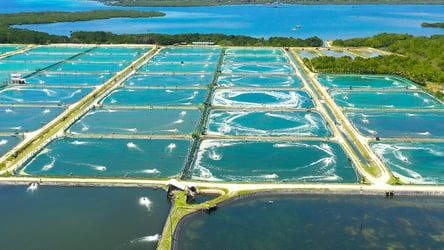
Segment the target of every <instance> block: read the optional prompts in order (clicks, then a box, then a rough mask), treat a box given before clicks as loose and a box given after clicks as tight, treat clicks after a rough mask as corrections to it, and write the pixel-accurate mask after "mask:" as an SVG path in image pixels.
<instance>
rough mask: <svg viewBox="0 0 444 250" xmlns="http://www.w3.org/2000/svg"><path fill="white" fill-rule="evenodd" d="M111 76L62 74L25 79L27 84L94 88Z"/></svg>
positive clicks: (47, 74) (44, 74)
mask: <svg viewBox="0 0 444 250" xmlns="http://www.w3.org/2000/svg"><path fill="white" fill-rule="evenodd" d="M111 76H112V75H111V74H106V73H103V74H69V73H66V74H63V73H51V74H49V73H40V74H36V75H33V76H32V77H30V78H27V79H26V82H27V83H28V84H36V85H37V84H39V85H53V86H96V85H100V84H102V83H104V82H105V81H107V80H108V79H109V78H111Z"/></svg>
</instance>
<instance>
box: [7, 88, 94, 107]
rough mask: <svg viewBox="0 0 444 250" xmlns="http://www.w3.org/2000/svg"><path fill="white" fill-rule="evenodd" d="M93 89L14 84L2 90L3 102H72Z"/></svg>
mask: <svg viewBox="0 0 444 250" xmlns="http://www.w3.org/2000/svg"><path fill="white" fill-rule="evenodd" d="M91 91H92V88H75V87H73V88H43V87H22V86H14V87H9V88H5V89H3V90H0V103H3V104H72V103H75V102H77V101H79V100H80V99H81V98H83V97H84V96H86V95H87V94H88V93H90V92H91Z"/></svg>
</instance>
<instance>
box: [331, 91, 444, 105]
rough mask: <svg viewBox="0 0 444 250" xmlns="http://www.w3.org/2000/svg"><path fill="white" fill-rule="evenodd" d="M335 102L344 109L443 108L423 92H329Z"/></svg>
mask: <svg viewBox="0 0 444 250" xmlns="http://www.w3.org/2000/svg"><path fill="white" fill-rule="evenodd" d="M330 95H331V96H332V98H333V99H334V100H335V102H336V103H337V104H338V105H339V106H341V107H345V108H360V109H368V108H374V109H375V108H406V109H432V108H443V107H444V105H443V103H442V102H441V101H439V100H438V99H436V98H434V97H433V96H431V95H430V94H428V93H426V92H424V91H393V92H392V91H390V92H388V91H331V92H330Z"/></svg>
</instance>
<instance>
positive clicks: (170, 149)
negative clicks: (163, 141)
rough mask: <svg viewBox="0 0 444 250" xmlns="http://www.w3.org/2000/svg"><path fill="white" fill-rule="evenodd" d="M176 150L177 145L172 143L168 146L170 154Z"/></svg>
mask: <svg viewBox="0 0 444 250" xmlns="http://www.w3.org/2000/svg"><path fill="white" fill-rule="evenodd" d="M175 148H176V144H174V143H170V144H169V145H168V146H167V149H168V152H170V153H171V152H172V151H173V150H174V149H175Z"/></svg>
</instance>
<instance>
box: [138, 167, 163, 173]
mask: <svg viewBox="0 0 444 250" xmlns="http://www.w3.org/2000/svg"><path fill="white" fill-rule="evenodd" d="M142 172H143V173H146V174H159V173H160V171H159V170H157V169H155V168H153V169H145V170H142Z"/></svg>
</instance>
